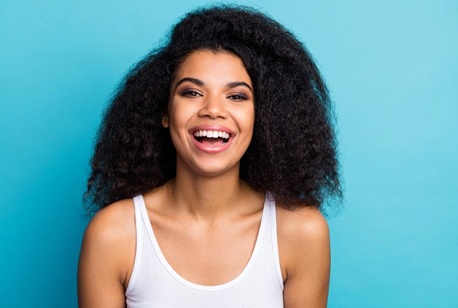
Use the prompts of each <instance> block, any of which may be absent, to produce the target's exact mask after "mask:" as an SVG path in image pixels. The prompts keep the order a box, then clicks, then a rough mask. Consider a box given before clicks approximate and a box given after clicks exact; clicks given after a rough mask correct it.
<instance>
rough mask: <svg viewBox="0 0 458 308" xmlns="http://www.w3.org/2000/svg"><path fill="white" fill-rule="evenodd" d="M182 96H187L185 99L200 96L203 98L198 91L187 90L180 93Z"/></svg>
mask: <svg viewBox="0 0 458 308" xmlns="http://www.w3.org/2000/svg"><path fill="white" fill-rule="evenodd" d="M180 94H181V95H182V96H185V97H191V98H193V97H198V96H202V94H201V93H199V92H198V91H196V90H192V89H187V90H183V91H181V93H180Z"/></svg>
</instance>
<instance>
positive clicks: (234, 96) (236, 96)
mask: <svg viewBox="0 0 458 308" xmlns="http://www.w3.org/2000/svg"><path fill="white" fill-rule="evenodd" d="M227 98H230V99H233V100H235V101H244V100H247V99H248V97H247V96H246V95H243V94H232V95H229V96H228V97H227Z"/></svg>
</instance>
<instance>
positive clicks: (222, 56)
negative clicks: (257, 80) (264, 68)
mask: <svg viewBox="0 0 458 308" xmlns="http://www.w3.org/2000/svg"><path fill="white" fill-rule="evenodd" d="M183 77H195V78H199V77H200V78H205V77H206V78H217V79H221V80H224V79H231V81H235V80H232V79H237V80H239V81H244V82H249V83H250V84H251V79H250V76H249V75H248V73H247V71H246V69H245V66H244V64H243V61H242V60H241V59H240V58H239V57H238V56H237V55H235V54H233V53H230V52H226V51H212V50H197V51H194V52H192V53H190V54H189V55H188V56H186V57H185V58H184V60H183V61H182V62H181V64H180V65H179V66H178V68H177V70H176V72H175V78H174V80H175V81H176V80H179V79H181V78H183Z"/></svg>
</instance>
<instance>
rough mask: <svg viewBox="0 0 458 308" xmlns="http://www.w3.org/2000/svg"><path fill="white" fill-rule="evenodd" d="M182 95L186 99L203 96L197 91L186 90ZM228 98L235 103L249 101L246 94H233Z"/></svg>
mask: <svg viewBox="0 0 458 308" xmlns="http://www.w3.org/2000/svg"><path fill="white" fill-rule="evenodd" d="M181 95H182V96H186V97H198V96H202V94H201V93H199V92H198V91H196V90H184V91H182V92H181ZM226 98H228V99H232V100H234V101H244V100H247V99H248V97H247V96H246V95H244V94H231V95H228V96H227V97H226Z"/></svg>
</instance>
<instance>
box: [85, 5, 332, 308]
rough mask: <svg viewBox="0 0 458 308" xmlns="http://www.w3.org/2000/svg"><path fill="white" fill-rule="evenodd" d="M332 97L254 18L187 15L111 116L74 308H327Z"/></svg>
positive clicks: (292, 46) (285, 35) (312, 70)
mask: <svg viewBox="0 0 458 308" xmlns="http://www.w3.org/2000/svg"><path fill="white" fill-rule="evenodd" d="M330 112H331V106H330V102H329V99H328V95H327V90H326V87H325V85H324V83H323V81H322V80H321V77H320V74H319V72H318V70H317V69H316V67H315V65H314V63H313V61H312V60H311V57H310V55H309V54H308V52H307V51H306V50H305V48H304V47H303V46H302V44H301V43H300V42H298V41H297V40H296V39H295V37H294V36H293V35H292V34H290V33H289V32H288V31H287V30H285V29H284V28H283V27H282V26H281V25H279V24H278V23H277V22H275V21H273V20H272V19H270V18H268V17H267V16H265V15H263V14H261V13H259V12H257V11H254V10H252V9H249V8H240V7H226V6H224V7H212V8H208V9H203V10H198V11H195V12H191V13H190V14H188V15H187V16H185V18H184V19H183V20H182V21H181V22H180V23H178V24H177V25H176V26H175V27H174V29H173V31H172V34H171V39H170V41H169V43H168V44H167V45H166V46H164V47H162V48H160V49H158V50H157V51H154V52H153V53H151V54H150V55H149V56H147V57H146V58H145V59H144V60H143V61H142V62H140V63H139V64H138V65H137V67H136V68H135V69H134V70H133V71H132V72H131V73H130V74H129V75H128V76H127V78H126V80H125V82H124V83H123V85H122V86H121V87H120V89H119V90H118V93H117V95H116V96H115V97H114V100H113V102H112V104H111V106H110V107H109V109H108V110H107V113H106V115H105V118H104V120H103V123H102V126H101V130H100V132H99V136H98V143H97V145H96V148H95V152H94V156H93V158H92V161H91V165H92V174H91V176H90V178H89V181H88V190H87V193H86V197H87V198H88V199H89V200H91V201H92V202H93V204H94V205H95V206H96V207H97V210H98V212H97V214H96V215H95V216H94V218H93V220H92V221H91V223H90V224H89V226H88V228H87V230H86V233H85V236H84V240H83V245H82V249H81V256H80V263H79V273H78V291H79V293H78V294H79V303H80V306H81V307H125V306H126V305H127V307H283V306H285V307H289V308H291V307H304V306H307V307H324V306H326V301H327V293H328V286H329V259H330V252H329V234H328V228H327V224H326V220H325V219H324V217H323V215H322V214H321V213H320V209H321V208H322V205H323V204H324V202H325V201H326V199H327V198H328V197H332V196H334V197H336V196H337V197H339V196H340V188H339V179H338V173H337V160H336V150H335V139H334V133H333V129H332V123H331V120H330Z"/></svg>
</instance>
